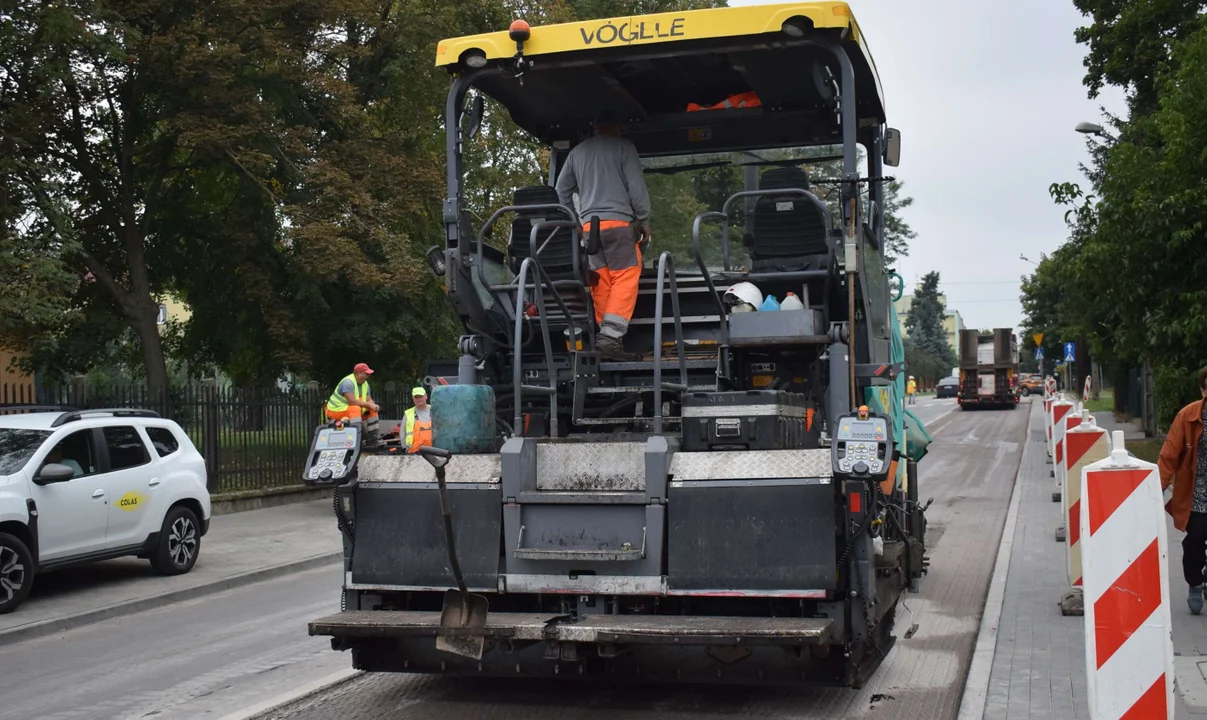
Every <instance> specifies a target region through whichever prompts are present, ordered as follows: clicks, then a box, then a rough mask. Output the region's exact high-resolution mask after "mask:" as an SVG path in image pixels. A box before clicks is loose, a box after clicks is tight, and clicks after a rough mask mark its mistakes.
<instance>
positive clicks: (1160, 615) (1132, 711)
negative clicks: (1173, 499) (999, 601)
mask: <svg viewBox="0 0 1207 720" xmlns="http://www.w3.org/2000/svg"><path fill="white" fill-rule="evenodd" d="M1113 440H1114V442H1113V449H1112V450H1111V455H1110V457H1109V458H1107V459H1106V460H1100V461H1098V462H1096V463H1092V464H1090V465H1088V466H1086V467H1085V468H1084V469H1083V470H1082V497H1081V500H1082V502H1081V513H1080V518H1081V521H1080V530H1081V550H1082V557H1081V561H1082V583H1083V590H1084V594H1085V639H1086V643H1085V648H1086V679H1087V681H1088V682H1087V685H1088V689H1089V701H1090V702H1089V707H1090V717H1091V718H1092V719H1093V720H1120V719H1122V718H1136V719H1139V718H1144V719H1145V720H1158V719H1159V718H1166V720H1172V718H1173V716H1174V699H1173V692H1174V673H1173V640H1172V635H1171V630H1172V624H1171V618H1170V607H1169V582H1168V580H1169V578H1168V566H1167V562H1168V556H1169V540H1168V538H1167V537H1166V529H1165V510H1164V499H1163V498H1162V495H1161V482H1160V479H1159V477H1158V474H1157V466H1156V465H1153V464H1152V463H1146V462H1143V461H1141V460H1137V459H1135V458H1132V457H1129V456H1128V454H1127V450H1126V449H1124V446H1123V433H1122V432H1121V431H1116V432H1115V433H1114V434H1113Z"/></svg>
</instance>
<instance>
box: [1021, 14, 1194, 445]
mask: <svg viewBox="0 0 1207 720" xmlns="http://www.w3.org/2000/svg"><path fill="white" fill-rule="evenodd" d="M1077 4H1078V7H1080V8H1081V9H1083V10H1084V11H1087V12H1090V13H1091V16H1092V18H1093V20H1094V22H1093V24H1092V25H1091V26H1090V27H1088V28H1085V29H1083V30H1082V31H1080V32H1079V34H1078V38H1079V39H1080V40H1081V41H1083V42H1086V43H1087V44H1088V45H1089V54H1088V56H1087V59H1086V65H1087V68H1089V70H1090V72H1089V74H1088V75H1087V78H1086V84H1087V86H1088V87H1089V89H1090V93H1091V95H1096V94H1097V92H1098V91H1099V90H1100V89H1101V88H1102V87H1103V86H1104V85H1107V84H1110V85H1116V86H1119V87H1122V88H1124V89H1126V90H1127V92H1128V105H1129V111H1130V115H1129V117H1128V118H1127V119H1126V121H1125V122H1120V123H1118V128H1119V138H1118V141H1117V142H1109V143H1108V144H1107V145H1105V146H1102V147H1099V148H1097V149H1096V150H1095V152H1094V155H1093V158H1094V164H1093V167H1092V168H1090V169H1089V170H1088V172H1087V176H1088V179H1089V182H1090V187H1091V188H1092V189H1091V190H1090V191H1089V192H1083V191H1082V190H1081V188H1080V187H1078V186H1076V185H1073V184H1069V183H1064V184H1057V185H1054V186H1053V187H1052V189H1051V191H1052V194H1053V198H1054V199H1055V200H1056V202H1058V203H1060V204H1063V205H1065V206H1067V207H1068V208H1069V212H1068V214H1067V215H1066V219H1067V220H1068V223H1069V239H1068V241H1067V242H1066V243H1065V244H1064V245H1063V246H1061V247H1060V248H1059V249H1058V250H1057V251H1056V252H1055V253H1053V254H1052V255H1051V256H1049V257H1046V258H1045V259H1044V260H1043V261H1042V262H1041V263H1040V265H1039V267H1038V268H1037V269H1036V272H1035V273H1034V274H1033V275H1032V276H1031V277H1030V278H1026V279H1025V281H1024V284H1023V293H1022V300H1023V305H1024V311H1025V313H1026V316H1027V319H1028V322H1029V324H1030V326H1031V327H1032V328H1033V329H1034V330H1039V331H1044V332H1046V333H1047V336H1048V337H1049V338H1052V340H1056V339H1057V338H1058V337H1064V338H1066V339H1067V338H1070V337H1072V336H1082V337H1085V338H1086V339H1087V341H1088V343H1089V345H1091V346H1092V348H1093V349H1094V351H1095V356H1096V358H1097V359H1098V360H1099V361H1105V362H1107V363H1114V364H1121V365H1138V364H1142V363H1144V362H1151V363H1152V364H1153V366H1154V375H1155V377H1156V385H1157V406H1158V420H1159V424H1161V425H1162V426H1164V425H1165V424H1166V423H1167V422H1168V421H1169V420H1170V419H1171V418H1172V415H1173V413H1174V412H1176V410H1177V408H1178V407H1180V406H1181V404H1182V403H1184V402H1185V401H1187V400H1190V399H1193V397H1194V395H1195V393H1194V381H1193V371H1194V369H1196V368H1198V367H1201V366H1202V365H1203V364H1205V363H1207V287H1205V286H1204V284H1203V282H1202V278H1203V277H1204V276H1205V275H1207V257H1204V253H1203V248H1204V247H1207V232H1205V230H1204V228H1207V201H1205V200H1204V199H1203V198H1204V193H1205V192H1207V161H1205V160H1204V156H1203V154H1202V148H1203V147H1204V146H1205V143H1207V128H1204V127H1203V124H1202V120H1201V119H1202V117H1203V116H1204V113H1205V112H1207V26H1205V25H1204V21H1203V15H1202V14H1201V11H1202V9H1203V3H1200V2H1185V1H1183V0H1165V1H1163V2H1139V1H1138V0H1126V1H1125V0H1113V1H1111V2H1107V1H1106V0H1078V2H1077Z"/></svg>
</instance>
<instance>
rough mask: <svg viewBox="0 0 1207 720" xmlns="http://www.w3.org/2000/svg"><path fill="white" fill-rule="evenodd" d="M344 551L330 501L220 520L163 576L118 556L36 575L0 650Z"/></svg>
mask: <svg viewBox="0 0 1207 720" xmlns="http://www.w3.org/2000/svg"><path fill="white" fill-rule="evenodd" d="M341 553H342V545H341V542H340V534H339V529H338V527H337V526H336V522H335V517H334V513H333V511H332V506H331V500H330V499H326V500H316V501H313V502H305V503H294V504H291V505H281V506H277V507H271V508H265V509H262V510H248V511H246V512H239V513H232V514H229V515H218V516H215V517H214V518H213V519H212V520H211V521H210V530H209V533H208V534H206V536H205V537H204V538H202V541H201V554H200V556H199V557H198V558H197V564H196V565H195V566H194V567H193V569H192V570H191V571H190V572H188V573H187V574H184V575H178V576H175V577H163V576H159V575H156V574H155V573H154V572H152V570H151V566H150V563H148V562H147V561H146V560H139V559H137V558H122V559H118V560H108V561H105V562H100V563H94V564H91V565H84V566H81V567H77V568H68V569H64V570H58V571H55V572H51V573H47V574H46V575H40V576H38V577H37V578H36V579H35V580H34V589H33V592H32V593H31V595H30V597H29V599H28V600H26V601H25V603H24V604H22V605H21V607H19V608H18V609H17V610H16V611H14V612H12V613H9V614H7V615H0V645H7V644H9V643H12V642H16V641H17V640H23V639H27V638H31V637H38V636H42V635H48V634H52V633H56V632H61V631H63V630H67V629H69V628H72V627H78V626H80V625H85V624H88V623H92V622H99V621H101V620H106V619H108V618H112V617H118V616H121V615H128V614H131V613H135V612H139V611H141V610H146V609H148V608H152V607H158V606H160V605H165V604H168V603H171V602H176V601H180V600H187V599H192V598H195V597H198V596H201V595H206V594H209V593H213V592H219V591H222V590H226V589H229V588H232V587H237V586H239V585H245V584H247V583H250V582H255V581H257V580H264V579H268V578H271V577H276V576H279V575H283V574H285V573H289V572H298V571H301V570H305V569H308V568H312V567H318V566H320V565H323V564H327V563H334V562H336V560H337V559H338V558H339V556H340V554H341Z"/></svg>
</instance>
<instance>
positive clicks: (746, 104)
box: [687, 90, 763, 112]
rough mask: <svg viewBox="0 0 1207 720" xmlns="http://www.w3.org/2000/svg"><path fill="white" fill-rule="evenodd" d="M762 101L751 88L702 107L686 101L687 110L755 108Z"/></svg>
mask: <svg viewBox="0 0 1207 720" xmlns="http://www.w3.org/2000/svg"><path fill="white" fill-rule="evenodd" d="M762 106H763V101H761V100H759V96H758V93H756V92H755V91H753V90H751V91H750V92H744V93H738V94H737V95H730V96H729V97H727V98H725V99H724V100H722V101H721V102H719V103H717V104H716V105H712V106H710V107H704V106H703V105H697V104H696V103H688V104H687V111H688V112H699V111H700V110H727V109H729V108H756V107H762Z"/></svg>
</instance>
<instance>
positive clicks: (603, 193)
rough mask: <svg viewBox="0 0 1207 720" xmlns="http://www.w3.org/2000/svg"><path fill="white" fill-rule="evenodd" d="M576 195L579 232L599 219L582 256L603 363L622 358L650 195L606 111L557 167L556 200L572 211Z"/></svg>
mask: <svg viewBox="0 0 1207 720" xmlns="http://www.w3.org/2000/svg"><path fill="white" fill-rule="evenodd" d="M576 193H577V195H578V216H579V218H580V219H581V220H582V221H583V232H584V233H589V232H590V229H591V220H592V218H598V219H599V247H598V248H592V250H595V252H592V253H590V254H589V255H588V256H587V262H588V268H589V270H590V272H589V273H588V274H589V276H590V285H591V301H592V303H593V304H594V305H595V322H597V323H599V335H598V336H597V339H596V343H595V345H596V349H598V350H599V352H600V355H601V356H602V357H604V358H610V359H617V358H623V357H626V353H625V351H624V347H623V340H624V336H625V333H626V332H628V330H629V320H631V319H632V318H633V307H634V306H635V305H636V304H637V283H638V282H639V281H640V280H641V264H642V259H641V254H642V251H643V250H644V249H645V246H647V245H648V244H649V241H650V192H649V189H648V188H647V187H646V185H645V176H644V174H643V173H642V171H641V160H640V158H639V156H638V155H637V148H636V146H634V145H633V143H632V142H631V141H629V140H626V139H624V138H622V137H621V136H620V117H619V116H618V115H617V114H616V113H615V112H614V111H612V110H611V109H607V108H605V109H604V110H603V111H601V112H600V113H599V114H598V115H596V118H595V128H594V135H593V136H592V137H590V138H587V139H586V140H584V141H582V142H581V143H579V144H578V145H576V146H575V147H574V149H573V150H571V151H570V154H569V155H567V156H566V161H565V163H563V165H562V169H561V174H560V175H558V178H557V196H558V200H559V201H560V202H561V203H562V204H563V205H565V206H567V207H573V206H572V204H571V201H572V200H573V198H574V195H575V194H576Z"/></svg>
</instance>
